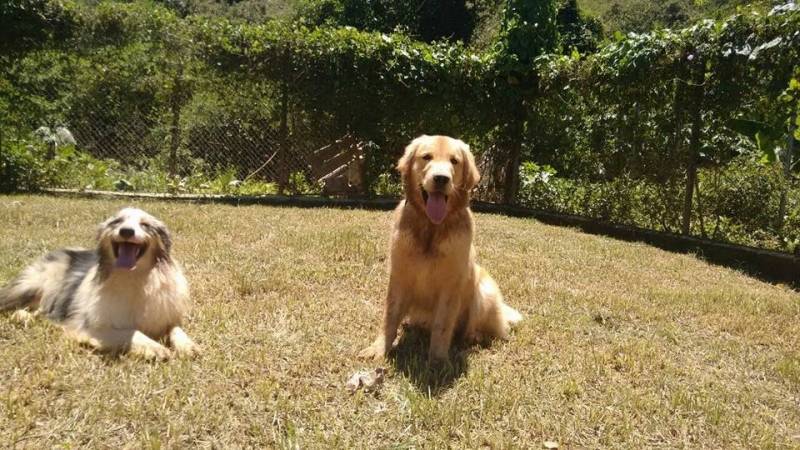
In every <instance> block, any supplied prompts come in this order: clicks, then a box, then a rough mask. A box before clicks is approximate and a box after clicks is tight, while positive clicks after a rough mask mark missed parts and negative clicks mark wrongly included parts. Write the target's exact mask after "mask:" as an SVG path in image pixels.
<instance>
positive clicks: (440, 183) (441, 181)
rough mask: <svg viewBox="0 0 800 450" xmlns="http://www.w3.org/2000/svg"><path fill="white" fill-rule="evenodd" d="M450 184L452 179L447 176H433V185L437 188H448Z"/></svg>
mask: <svg viewBox="0 0 800 450" xmlns="http://www.w3.org/2000/svg"><path fill="white" fill-rule="evenodd" d="M449 182H450V177H448V176H447V175H434V176H433V183H434V184H435V185H436V187H438V188H441V187H445V186H447V183H449Z"/></svg>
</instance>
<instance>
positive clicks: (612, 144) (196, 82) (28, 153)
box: [0, 0, 800, 251]
mask: <svg viewBox="0 0 800 450" xmlns="http://www.w3.org/2000/svg"><path fill="white" fill-rule="evenodd" d="M740 3H743V2H738V3H737V2H735V1H730V2H724V1H721V0H718V1H707V2H703V3H694V2H688V1H687V2H683V1H680V0H676V1H674V2H671V3H669V4H668V5H666V6H665V7H663V8H660V9H658V10H657V11H656V10H654V9H653V7H651V6H652V5H654V4H655V2H639V3H637V1H635V0H631V1H621V0H620V1H617V2H609V3H606V2H591V4H590V3H589V2H586V3H584V2H580V1H576V0H566V1H559V2H554V1H520V0H516V1H515V0H507V1H498V0H479V1H474V2H466V1H450V0H443V1H422V0H402V1H383V0H371V1H367V0H305V1H300V0H297V1H292V0H283V1H269V0H242V1H238V2H237V1H224V2H222V1H212V0H164V1H159V2H149V1H131V2H116V1H57V0H10V1H7V2H4V3H3V4H2V5H0V38H1V39H0V46H1V47H0V190H3V191H13V190H35V189H39V188H42V187H72V188H98V189H118V190H147V191H164V192H213V193H231V194H268V193H275V192H279V191H280V192H287V193H314V192H317V191H318V190H319V186H318V185H317V183H316V179H317V176H318V174H315V173H313V171H310V170H309V158H312V157H313V155H314V153H313V152H314V151H315V150H316V149H319V148H322V147H325V146H326V145H329V144H331V143H332V142H337V141H340V140H341V139H342V137H343V136H349V137H353V138H354V139H355V140H356V141H357V142H359V145H360V146H361V147H360V148H363V149H364V154H365V158H366V166H367V169H368V170H367V172H368V185H369V187H370V192H372V193H373V194H378V195H393V194H396V193H397V189H398V188H397V179H396V176H395V175H394V173H393V170H392V164H393V162H394V161H395V160H396V158H397V156H398V154H399V153H400V152H401V150H402V147H403V145H404V144H405V143H406V142H407V141H408V140H409V138H410V137H412V136H414V135H417V134H420V133H423V132H424V133H447V134H451V135H455V136H458V137H461V138H462V139H465V140H466V141H468V142H469V143H470V144H471V145H472V147H473V149H474V150H475V152H476V153H477V154H478V156H479V159H480V160H481V165H482V170H483V173H484V182H483V184H482V185H481V187H480V190H479V196H480V197H481V198H482V199H485V200H490V201H498V202H504V203H517V204H523V205H526V206H530V207H534V208H540V209H547V210H551V211H558V212H562V213H569V214H578V215H584V216H589V217H594V218H599V219H603V220H608V221H612V222H615V223H621V224H626V225H634V226H640V227H645V228H650V229H655V230H662V231H669V232H676V233H684V234H692V235H697V236H702V237H707V238H711V239H717V240H723V241H731V242H736V243H742V244H747V245H755V246H761V247H766V248H774V249H781V250H784V251H795V249H797V248H798V244H799V243H800V194H799V193H798V185H797V172H798V169H800V167H799V166H800V165H799V164H798V163H797V161H798V159H800V158H798V156H797V154H798V150H797V144H796V139H797V138H798V137H800V133H798V132H797V125H798V118H797V106H798V99H799V98H800V97H798V95H800V81H798V80H800V68H799V66H800V64H798V61H800V55H799V54H798V49H800V11H798V7H797V6H796V5H795V4H794V3H787V4H772V3H767V2H756V3H754V4H750V5H748V6H747V7H744V6H742V4H740ZM748 3H750V2H748ZM645 4H646V5H645ZM648 5H650V6H648ZM645 6H648V7H645ZM670 27H671V28H670Z"/></svg>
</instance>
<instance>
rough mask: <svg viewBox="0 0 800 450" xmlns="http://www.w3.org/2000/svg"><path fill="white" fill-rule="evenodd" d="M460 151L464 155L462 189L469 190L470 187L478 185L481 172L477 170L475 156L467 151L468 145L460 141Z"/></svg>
mask: <svg viewBox="0 0 800 450" xmlns="http://www.w3.org/2000/svg"><path fill="white" fill-rule="evenodd" d="M462 144H463V145H462V146H461V153H462V154H463V155H464V181H463V184H464V190H465V191H471V190H472V188H474V187H475V186H477V185H478V182H479V181H480V180H481V174H480V172H478V166H477V165H476V164H475V157H474V156H472V152H471V151H469V145H467V144H465V143H463V142H462Z"/></svg>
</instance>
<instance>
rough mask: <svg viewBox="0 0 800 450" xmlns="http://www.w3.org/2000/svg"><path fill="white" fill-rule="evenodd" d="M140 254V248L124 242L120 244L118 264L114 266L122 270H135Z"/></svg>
mask: <svg viewBox="0 0 800 450" xmlns="http://www.w3.org/2000/svg"><path fill="white" fill-rule="evenodd" d="M138 254H139V246H138V245H136V244H129V243H127V242H123V243H122V244H119V252H118V254H117V262H116V264H114V265H115V266H116V267H119V268H120V269H133V268H134V267H135V266H136V256H138Z"/></svg>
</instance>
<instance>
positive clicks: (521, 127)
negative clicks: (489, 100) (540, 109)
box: [503, 100, 525, 205]
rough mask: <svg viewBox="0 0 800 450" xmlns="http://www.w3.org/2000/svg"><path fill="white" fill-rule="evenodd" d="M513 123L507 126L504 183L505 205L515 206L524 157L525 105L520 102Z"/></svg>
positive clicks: (517, 104)
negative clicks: (520, 167) (522, 158)
mask: <svg viewBox="0 0 800 450" xmlns="http://www.w3.org/2000/svg"><path fill="white" fill-rule="evenodd" d="M514 109H515V111H514V114H513V119H512V122H511V123H509V124H507V125H506V129H505V130H504V134H505V136H504V141H505V147H506V148H507V149H508V150H507V152H508V153H507V159H506V165H505V169H504V170H503V172H504V174H505V180H504V183H503V204H504V205H513V204H514V203H515V202H516V200H517V193H518V192H519V166H520V164H521V156H522V137H523V134H524V132H525V105H524V104H523V103H522V101H521V100H520V101H518V102H517V103H516V104H515V105H514Z"/></svg>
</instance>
